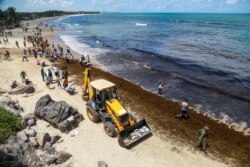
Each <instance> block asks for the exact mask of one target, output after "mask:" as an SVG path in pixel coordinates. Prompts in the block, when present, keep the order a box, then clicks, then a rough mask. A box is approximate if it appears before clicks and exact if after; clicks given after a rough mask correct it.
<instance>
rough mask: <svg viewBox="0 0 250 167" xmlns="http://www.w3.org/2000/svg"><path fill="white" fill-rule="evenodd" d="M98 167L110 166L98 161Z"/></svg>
mask: <svg viewBox="0 0 250 167" xmlns="http://www.w3.org/2000/svg"><path fill="white" fill-rule="evenodd" d="M98 167H108V165H107V163H106V162H104V161H98Z"/></svg>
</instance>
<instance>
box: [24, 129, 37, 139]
mask: <svg viewBox="0 0 250 167" xmlns="http://www.w3.org/2000/svg"><path fill="white" fill-rule="evenodd" d="M25 133H26V134H27V135H28V136H29V137H35V136H36V131H35V130H34V129H32V128H28V129H26V130H25Z"/></svg>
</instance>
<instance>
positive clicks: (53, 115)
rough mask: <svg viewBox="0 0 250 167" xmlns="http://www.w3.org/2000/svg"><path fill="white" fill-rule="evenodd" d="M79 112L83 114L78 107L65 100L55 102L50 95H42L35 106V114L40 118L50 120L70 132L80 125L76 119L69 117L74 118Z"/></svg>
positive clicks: (62, 129)
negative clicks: (72, 119)
mask: <svg viewBox="0 0 250 167" xmlns="http://www.w3.org/2000/svg"><path fill="white" fill-rule="evenodd" d="M77 114H78V115H81V114H79V113H78V111H77V109H75V108H73V107H72V106H70V105H69V104H67V103H66V102H64V101H59V102H55V101H54V100H52V99H51V97H50V96H49V95H45V96H43V97H41V98H40V99H39V100H38V101H37V103H36V107H35V115H36V116H37V117H38V118H41V119H44V120H46V121H48V122H49V123H51V124H52V125H53V126H55V127H57V128H58V129H60V130H61V131H63V132H68V131H70V130H72V129H73V128H74V127H76V126H78V123H77V122H76V121H71V119H69V118H74V116H75V115H77ZM77 117H81V116H77ZM68 119H69V120H70V121H69V120H68Z"/></svg>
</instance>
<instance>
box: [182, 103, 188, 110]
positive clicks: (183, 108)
mask: <svg viewBox="0 0 250 167" xmlns="http://www.w3.org/2000/svg"><path fill="white" fill-rule="evenodd" d="M181 105H182V108H181V109H182V110H187V109H188V103H187V102H182V103H181Z"/></svg>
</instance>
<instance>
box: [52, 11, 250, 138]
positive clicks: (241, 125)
mask: <svg viewBox="0 0 250 167" xmlns="http://www.w3.org/2000/svg"><path fill="white" fill-rule="evenodd" d="M69 17H70V16H69ZM55 33H56V36H57V39H59V41H60V42H59V43H60V44H61V45H63V46H69V45H67V43H66V42H65V41H64V40H63V39H62V38H61V37H60V35H62V34H60V32H57V31H55ZM54 42H58V41H55V40H54ZM78 43H79V42H78ZM79 44H83V45H84V43H79ZM87 45H88V44H87ZM71 49H72V48H71ZM74 49H75V48H73V49H72V50H73V51H74V55H78V56H77V58H80V56H79V55H82V54H84V55H85V56H86V52H85V51H80V50H79V49H76V50H74ZM103 50H105V48H103ZM92 59H93V60H94V62H95V64H94V65H96V66H98V67H99V68H100V69H102V70H103V71H105V72H107V71H108V70H106V69H105V68H104V67H102V65H101V64H99V63H98V62H96V58H95V56H94V57H92ZM110 73H111V72H110ZM111 74H113V73H111ZM113 75H115V76H118V75H116V74H113ZM118 77H121V76H118ZM121 78H122V77H121ZM125 80H127V81H129V82H132V83H134V82H133V81H131V80H128V79H125ZM135 84H136V83H135ZM138 86H139V85H138ZM144 90H146V91H149V92H151V93H155V92H152V91H150V90H148V89H145V88H144ZM165 99H166V100H170V101H172V102H176V101H175V100H173V99H172V98H169V97H165ZM177 102H179V103H180V101H177ZM190 108H191V109H192V111H195V112H197V113H198V114H201V115H203V116H205V117H207V118H208V119H213V120H215V121H217V122H218V123H223V124H226V125H227V126H228V128H230V129H233V130H235V131H237V132H241V133H243V134H244V135H246V136H250V127H249V126H247V123H246V122H243V121H237V122H236V121H234V120H233V119H232V118H231V117H230V116H228V115H227V114H225V115H221V116H218V115H217V116H215V114H214V112H211V113H210V112H207V111H204V110H201V109H199V107H198V108H197V107H195V106H191V107H190Z"/></svg>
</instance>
